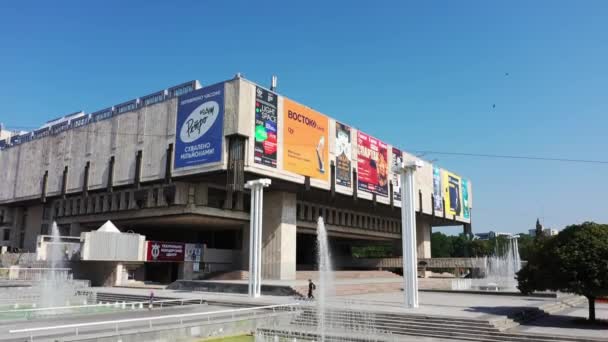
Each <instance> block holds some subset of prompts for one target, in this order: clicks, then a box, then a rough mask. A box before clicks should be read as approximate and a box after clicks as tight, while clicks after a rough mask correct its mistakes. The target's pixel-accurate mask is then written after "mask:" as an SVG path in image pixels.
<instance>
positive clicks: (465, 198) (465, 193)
mask: <svg viewBox="0 0 608 342" xmlns="http://www.w3.org/2000/svg"><path fill="white" fill-rule="evenodd" d="M461 187H462V217H464V218H465V219H468V218H471V212H470V211H469V209H470V207H469V181H468V180H466V179H463V180H462V182H461Z"/></svg>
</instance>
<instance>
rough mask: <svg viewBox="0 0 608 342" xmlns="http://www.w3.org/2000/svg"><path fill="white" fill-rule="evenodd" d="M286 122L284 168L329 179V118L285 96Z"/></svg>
mask: <svg viewBox="0 0 608 342" xmlns="http://www.w3.org/2000/svg"><path fill="white" fill-rule="evenodd" d="M283 123H284V124H283V169H285V170H287V171H291V172H295V173H297V174H300V175H304V176H309V177H310V178H316V179H320V180H324V181H327V180H328V178H329V171H328V164H329V148H328V146H327V145H328V142H329V140H328V139H329V136H328V130H329V119H328V118H327V117H326V116H325V115H322V114H320V113H318V112H316V111H314V110H312V109H310V108H308V107H306V106H303V105H301V104H299V103H296V102H293V101H291V100H289V99H285V100H284V101H283Z"/></svg>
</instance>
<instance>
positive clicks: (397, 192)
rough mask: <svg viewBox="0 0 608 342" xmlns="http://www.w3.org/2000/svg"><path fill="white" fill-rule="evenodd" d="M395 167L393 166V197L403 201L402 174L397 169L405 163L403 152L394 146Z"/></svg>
mask: <svg viewBox="0 0 608 342" xmlns="http://www.w3.org/2000/svg"><path fill="white" fill-rule="evenodd" d="M392 157H393V163H392V165H393V167H392V168H391V174H392V176H393V198H394V199H395V201H401V176H400V174H399V172H397V170H398V169H399V167H400V166H401V163H403V153H402V152H401V150H400V149H397V148H394V147H393V155H392Z"/></svg>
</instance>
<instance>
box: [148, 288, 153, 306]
mask: <svg viewBox="0 0 608 342" xmlns="http://www.w3.org/2000/svg"><path fill="white" fill-rule="evenodd" d="M152 305H154V291H150V304H148V310H152Z"/></svg>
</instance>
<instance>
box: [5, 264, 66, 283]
mask: <svg viewBox="0 0 608 342" xmlns="http://www.w3.org/2000/svg"><path fill="white" fill-rule="evenodd" d="M71 272H72V270H71V269H70V268H26V267H19V266H12V267H2V268H0V280H24V281H25V280H27V281H29V280H34V281H38V280H41V279H45V278H46V277H47V276H49V275H52V276H53V277H54V278H58V279H69V278H71Z"/></svg>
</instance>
